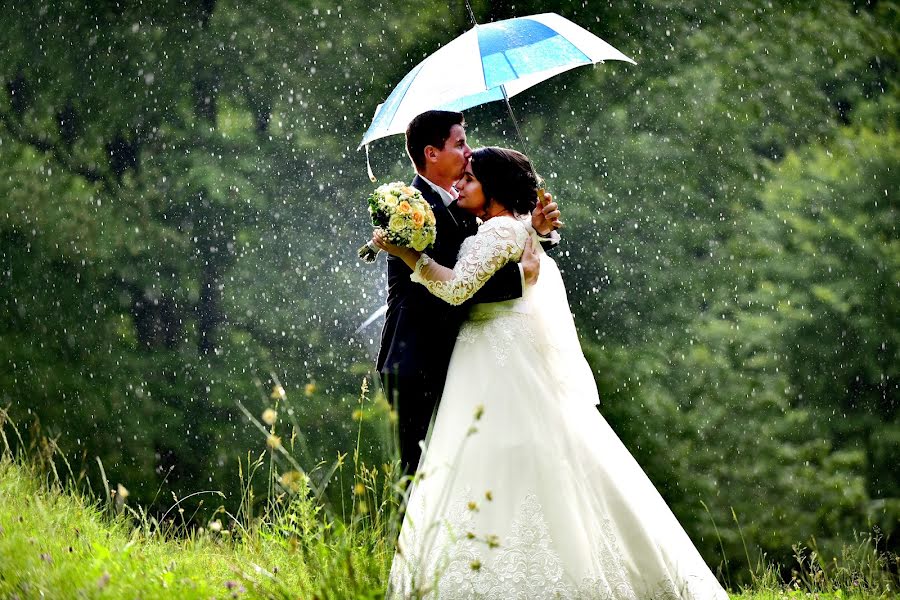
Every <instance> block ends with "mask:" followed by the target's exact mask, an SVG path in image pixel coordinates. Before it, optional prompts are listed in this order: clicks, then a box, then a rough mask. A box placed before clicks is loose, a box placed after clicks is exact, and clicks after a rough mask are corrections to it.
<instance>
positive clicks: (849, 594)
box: [0, 455, 897, 600]
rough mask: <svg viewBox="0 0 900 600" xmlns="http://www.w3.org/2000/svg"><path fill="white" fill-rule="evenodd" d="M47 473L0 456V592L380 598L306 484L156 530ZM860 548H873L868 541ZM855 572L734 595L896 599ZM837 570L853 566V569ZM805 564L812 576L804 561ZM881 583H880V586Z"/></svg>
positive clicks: (377, 539)
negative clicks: (210, 519)
mask: <svg viewBox="0 0 900 600" xmlns="http://www.w3.org/2000/svg"><path fill="white" fill-rule="evenodd" d="M51 479H52V478H51ZM51 479H48V478H41V477H40V476H39V473H38V471H37V469H36V468H35V467H34V466H31V465H28V464H26V463H24V462H23V461H21V460H13V459H11V458H10V457H9V456H8V455H6V456H4V457H3V458H0V597H2V598H15V597H18V598H23V599H24V598H40V597H47V598H101V597H107V598H145V599H152V598H204V599H206V598H382V597H383V594H384V588H383V582H384V581H385V578H386V575H387V569H388V568H389V565H390V556H391V553H392V547H391V544H390V543H388V542H387V541H385V540H384V539H383V538H384V534H382V533H376V532H377V531H378V530H377V528H375V527H373V524H374V522H375V521H374V520H371V519H369V520H366V519H365V518H362V517H360V518H359V519H357V520H355V521H354V522H355V523H356V524H355V525H354V526H347V527H344V526H341V525H339V524H338V523H336V522H334V521H331V520H330V519H328V518H327V517H325V516H324V515H323V514H322V513H321V510H320V507H318V506H316V505H315V503H314V502H313V501H312V500H311V499H310V495H309V494H308V493H305V491H301V493H298V494H296V495H295V497H294V499H293V500H289V501H284V502H282V503H280V506H279V507H278V508H276V509H274V510H273V511H271V512H270V513H269V518H268V520H267V519H258V520H256V521H255V523H254V525H253V527H252V528H249V529H247V530H244V529H243V528H242V527H241V526H239V525H236V524H235V522H234V521H232V526H233V527H234V530H232V531H228V530H227V529H223V530H222V531H220V532H214V531H211V530H210V529H209V527H205V528H203V529H192V530H190V531H188V530H186V529H184V528H179V527H178V526H174V525H173V526H171V527H169V528H168V529H165V528H161V527H160V526H159V524H158V523H156V522H155V521H152V520H151V519H148V518H146V517H139V513H131V512H129V511H127V510H123V511H121V512H120V513H119V514H113V510H114V506H115V504H112V505H111V506H108V507H104V506H102V505H101V504H98V503H97V502H96V501H95V500H91V499H89V498H88V497H86V496H85V495H83V494H79V493H77V492H75V491H73V490H71V489H70V490H68V491H63V490H62V489H60V487H59V486H58V485H57V484H56V483H55V482H48V481H51ZM298 491H300V490H298ZM136 514H137V515H138V516H135V515H136ZM225 531H228V533H225ZM865 551H866V552H867V553H868V554H869V555H872V548H871V547H870V546H867V547H866V549H865ZM807 556H808V555H807ZM872 556H877V554H875V555H872ZM798 565H799V563H798ZM855 567H856V569H857V570H856V571H855V573H856V575H855V577H856V579H855V581H856V582H857V584H856V585H854V584H853V581H854V579H853V577H852V576H851V578H850V579H848V580H847V581H845V582H843V583H849V585H846V587H844V588H843V589H835V588H834V587H833V586H832V587H831V589H826V587H828V585H832V584H833V583H835V582H834V581H832V583H831V584H828V585H826V584H825V579H826V577H825V576H823V575H820V576H816V575H812V577H813V578H814V579H815V578H817V581H818V582H820V584H821V585H819V587H816V586H817V585H818V584H817V583H816V581H808V582H806V583H804V582H803V579H802V577H803V575H802V573H803V571H804V569H795V573H796V577H795V581H794V583H793V585H789V586H786V585H784V584H782V583H781V582H778V581H777V578H776V577H775V575H774V570H773V569H772V567H771V566H769V567H767V568H766V569H763V570H762V571H761V574H760V575H759V580H758V582H757V588H756V589H754V590H747V591H743V592H742V593H738V594H733V595H732V598H734V599H740V600H787V599H791V600H797V599H810V600H812V599H819V600H838V599H840V600H848V599H854V600H864V599H865V600H868V599H873V598H892V597H896V596H895V590H896V589H897V588H896V579H895V578H893V576H892V575H891V574H890V573H889V572H888V571H887V569H886V565H885V564H881V563H879V564H875V563H873V564H871V565H869V571H868V572H867V573H864V572H863V570H862V569H861V568H860V567H861V565H860V564H857V565H855ZM842 568H843V569H844V571H845V572H847V573H853V572H854V571H853V568H854V567H853V566H851V565H844V566H843V567H842ZM876 569H880V570H876ZM805 571H806V573H807V574H810V573H814V572H815V570H814V569H810V568H809V566H808V563H807V567H806V568H805ZM834 574H835V571H834V570H832V573H831V575H829V576H830V577H832V578H833V577H834ZM866 578H868V579H866ZM892 578H893V579H892ZM876 579H880V581H881V585H882V586H884V587H882V588H880V589H877V588H875V587H874V586H873V585H872V584H873V582H875V580H876ZM891 584H893V585H894V587H887V586H889V585H891ZM796 588H799V589H796ZM854 588H856V591H853V589H854Z"/></svg>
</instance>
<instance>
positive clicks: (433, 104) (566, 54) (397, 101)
mask: <svg viewBox="0 0 900 600" xmlns="http://www.w3.org/2000/svg"><path fill="white" fill-rule="evenodd" d="M605 60H623V61H626V62H630V63H632V64H635V63H634V61H633V60H631V59H630V58H628V57H627V56H625V55H624V54H622V53H621V52H619V51H618V50H616V49H615V48H613V47H612V46H610V45H609V44H607V43H606V42H604V41H603V40H601V39H600V38H598V37H597V36H595V35H594V34H592V33H591V32H589V31H587V30H586V29H584V28H582V27H579V26H578V25H576V24H575V23H573V22H571V21H569V20H568V19H565V18H563V17H561V16H559V15H557V14H555V13H544V14H540V15H531V16H528V17H518V18H515V19H507V20H505V21H497V22H495V23H488V24H485V25H476V26H475V27H473V28H472V29H470V30H469V31H467V32H466V33H464V34H462V35H461V36H459V37H458V38H456V39H455V40H453V41H452V42H450V43H449V44H447V45H446V46H444V47H443V48H441V49H440V50H438V51H437V52H435V53H434V54H432V55H431V56H429V57H428V58H426V59H425V60H423V61H422V62H420V63H419V64H418V65H416V67H415V68H414V69H413V70H412V71H410V72H409V73H408V74H407V75H406V77H404V78H403V80H402V81H401V82H400V83H399V85H397V87H396V88H394V91H393V92H391V95H390V96H388V98H387V100H385V101H384V103H382V104H379V105H378V108H376V109H375V116H374V117H373V119H372V124H371V125H370V126H369V129H368V131H366V134H365V135H364V136H363V139H362V142H360V145H359V146H360V148H361V147H362V146H364V145H366V144H368V143H369V142H371V141H372V140H377V139H379V138H383V137H387V136H389V135H394V134H397V133H403V132H405V131H406V126H407V125H409V122H410V121H411V120H412V119H413V118H414V117H415V116H416V115H419V114H421V113H423V112H425V111H427V110H436V109H441V110H460V111H461V110H465V109H467V108H471V107H473V106H477V105H479V104H484V103H486V102H493V101H495V100H508V99H509V98H510V97H512V96H515V95H516V94H518V93H519V92H522V91H524V90H526V89H528V88H529V87H531V86H533V85H535V84H538V83H540V82H541V81H544V80H545V79H549V78H550V77H553V76H554V75H558V74H559V73H562V72H564V71H568V70H569V69H574V68H575V67H579V66H582V65H590V64H593V63H597V62H602V61H605Z"/></svg>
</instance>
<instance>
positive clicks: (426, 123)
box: [406, 110, 466, 170]
mask: <svg viewBox="0 0 900 600" xmlns="http://www.w3.org/2000/svg"><path fill="white" fill-rule="evenodd" d="M454 125H461V126H462V127H465V126H466V120H465V119H464V118H463V114H462V113H461V112H455V111H452V110H429V111H427V112H423V113H422V114H421V115H419V116H417V117H416V118H414V119H413V120H412V121H410V122H409V126H408V127H407V128H406V152H407V153H408V154H409V157H410V158H411V159H412V161H413V164H414V165H416V169H417V170H418V169H424V168H425V147H426V146H434V147H435V148H443V147H444V144H445V143H446V142H447V138H449V137H450V129H451V128H452V127H453V126H454Z"/></svg>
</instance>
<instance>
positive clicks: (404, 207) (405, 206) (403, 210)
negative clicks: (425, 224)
mask: <svg viewBox="0 0 900 600" xmlns="http://www.w3.org/2000/svg"><path fill="white" fill-rule="evenodd" d="M397 212H398V213H400V214H401V215H408V214H409V213H410V212H412V206H410V205H409V202H407V201H406V200H404V201H403V202H401V203H400V204H399V205H397Z"/></svg>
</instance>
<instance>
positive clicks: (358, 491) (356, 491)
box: [353, 483, 366, 496]
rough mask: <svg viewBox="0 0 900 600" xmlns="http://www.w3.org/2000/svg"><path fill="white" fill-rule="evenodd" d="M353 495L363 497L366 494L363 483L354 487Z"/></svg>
mask: <svg viewBox="0 0 900 600" xmlns="http://www.w3.org/2000/svg"><path fill="white" fill-rule="evenodd" d="M353 493H354V494H356V495H357V496H362V495H363V494H365V493H366V486H364V485H363V484H362V483H357V484H356V485H355V486H353Z"/></svg>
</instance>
